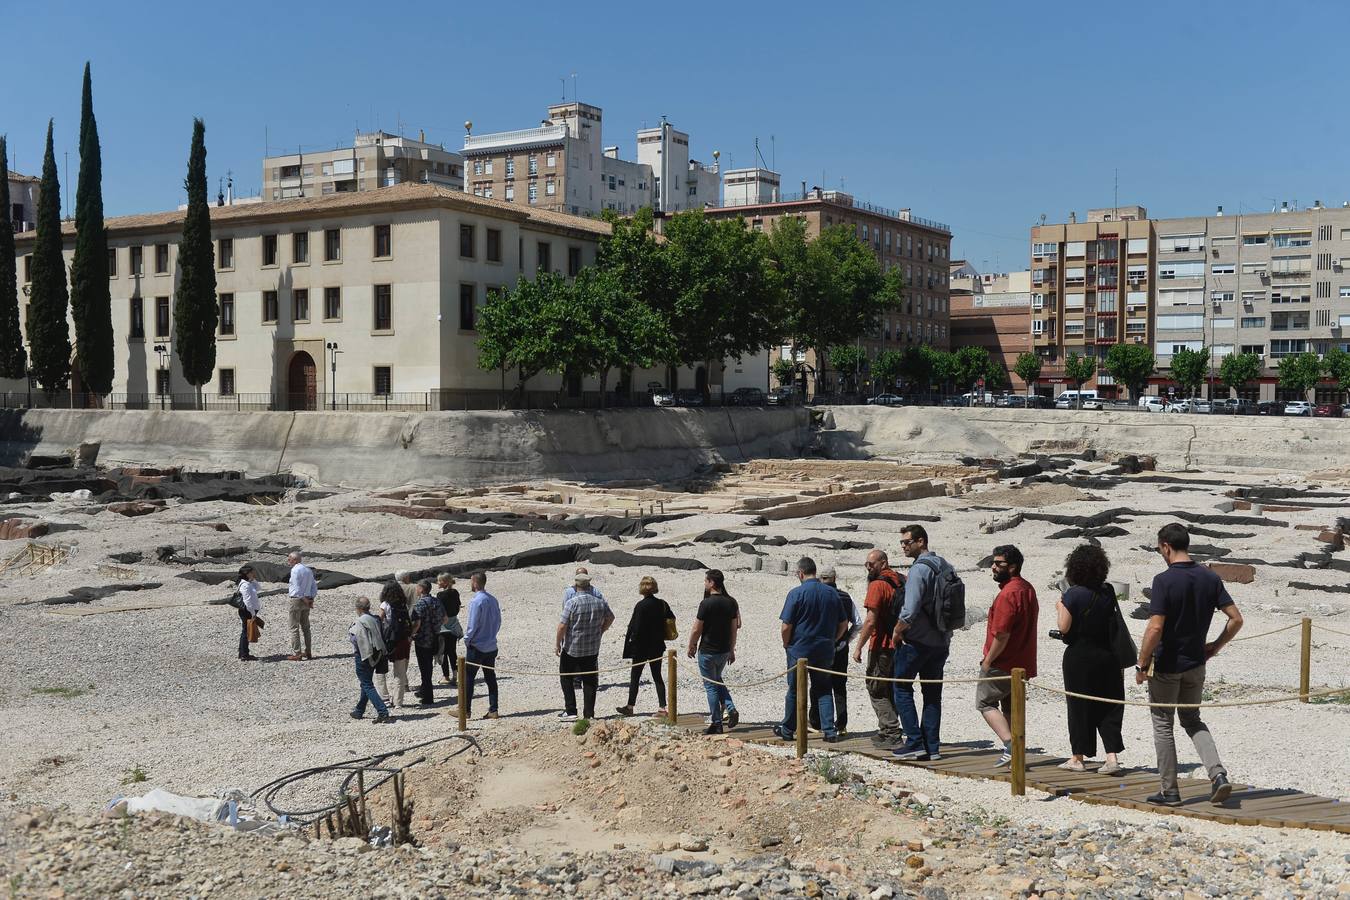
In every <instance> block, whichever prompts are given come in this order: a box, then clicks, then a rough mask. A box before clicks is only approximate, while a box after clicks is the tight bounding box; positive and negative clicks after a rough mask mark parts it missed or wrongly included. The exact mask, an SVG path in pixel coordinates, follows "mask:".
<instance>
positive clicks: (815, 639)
mask: <svg viewBox="0 0 1350 900" xmlns="http://www.w3.org/2000/svg"><path fill="white" fill-rule="evenodd" d="M797 578H798V580H799V581H801V584H799V585H798V586H797V587H795V588H793V589H792V590H791V591H789V592H788V595H787V602H786V603H785V604H783V612H782V613H781V614H780V615H779V617H778V618H779V620H780V621H781V622H782V623H783V625H782V633H783V649H785V650H786V651H787V664H788V674H787V698H786V701H785V703H784V715H783V721H782V722H781V723H780V724H779V725H777V726H776V727H775V728H774V733H775V734H776V735H778V737H780V738H782V739H783V740H785V741H789V740H792V739H793V737H794V736H795V734H796V731H797V729H798V728H799V727H800V728H805V727H806V724H807V723H805V722H798V721H797V672H796V668H795V667H796V665H797V660H799V659H805V660H806V662H807V665H810V666H814V667H816V668H819V669H825V670H828V669H829V668H830V666H831V664H832V663H833V662H834V645H835V642H836V641H838V640H839V639H840V638H841V637H843V635H844V632H846V631H847V630H848V625H849V623H848V620H847V619H845V620H844V621H842V622H841V621H840V616H839V594H838V593H837V592H836V591H835V589H834V588H832V587H830V586H829V585H828V584H825V583H824V582H822V581H820V580H818V579H817V578H816V563H815V560H813V559H811V557H809V556H803V557H802V558H801V560H800V561H798V563H797ZM807 677H808V679H809V680H810V695H811V704H812V706H814V707H816V709H818V710H819V712H820V727H821V730H822V731H824V732H825V740H826V742H827V743H831V744H833V743H834V742H835V741H837V740H839V732H838V731H837V730H836V729H835V726H834V697H833V696H832V694H831V688H832V685H831V682H830V676H829V674H828V672H815V671H809V672H808V673H807Z"/></svg>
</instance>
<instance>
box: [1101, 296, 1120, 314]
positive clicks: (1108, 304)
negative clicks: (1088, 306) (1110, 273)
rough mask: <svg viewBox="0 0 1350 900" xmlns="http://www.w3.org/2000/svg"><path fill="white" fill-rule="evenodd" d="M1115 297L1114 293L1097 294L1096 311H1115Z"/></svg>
mask: <svg viewBox="0 0 1350 900" xmlns="http://www.w3.org/2000/svg"><path fill="white" fill-rule="evenodd" d="M1115 311H1116V297H1115V295H1114V294H1098V295H1097V312H1115Z"/></svg>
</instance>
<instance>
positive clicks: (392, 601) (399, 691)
mask: <svg viewBox="0 0 1350 900" xmlns="http://www.w3.org/2000/svg"><path fill="white" fill-rule="evenodd" d="M380 619H381V620H382V622H381V627H382V629H383V633H384V644H385V647H386V648H388V656H389V662H390V665H391V668H392V669H393V670H394V673H393V674H394V679H395V680H394V691H393V693H392V695H391V693H390V691H389V684H388V677H387V676H384V675H382V676H380V687H381V690H382V692H383V694H384V697H385V703H387V704H388V705H389V706H391V707H399V706H402V705H403V695H404V694H406V693H407V692H408V657H409V656H411V655H412V618H411V616H410V615H409V610H408V598H407V596H406V595H405V594H404V592H403V587H402V585H400V584H398V583H397V582H394V581H391V582H389V583H388V584H386V585H385V586H384V587H383V588H382V589H381V590H380Z"/></svg>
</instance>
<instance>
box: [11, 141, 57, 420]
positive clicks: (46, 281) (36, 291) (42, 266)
mask: <svg viewBox="0 0 1350 900" xmlns="http://www.w3.org/2000/svg"><path fill="white" fill-rule="evenodd" d="M38 190H39V191H40V192H41V193H40V194H39V196H38V209H37V238H36V240H35V242H34V245H33V271H32V278H31V279H30V289H29V291H30V292H29V307H28V348H29V351H30V352H31V353H32V367H33V374H34V376H36V377H37V380H38V384H40V385H42V389H43V390H45V391H46V392H47V393H48V394H49V395H54V394H55V393H56V392H57V391H59V390H62V389H63V388H65V387H66V385H67V383H68V382H69V379H70V325H69V323H67V321H66V310H67V306H68V304H69V299H70V298H69V294H68V293H67V291H66V261H65V257H64V255H63V254H62V250H61V247H62V240H61V183H60V181H58V180H57V177H56V156H55V154H54V152H53V150H52V123H51V121H50V120H48V122H47V151H46V153H45V154H44V155H43V157H42V184H41V185H40V186H39V188H38ZM5 213H6V214H8V210H5Z"/></svg>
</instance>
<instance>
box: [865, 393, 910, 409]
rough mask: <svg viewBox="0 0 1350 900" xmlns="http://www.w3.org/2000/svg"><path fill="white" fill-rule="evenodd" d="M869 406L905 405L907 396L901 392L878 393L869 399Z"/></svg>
mask: <svg viewBox="0 0 1350 900" xmlns="http://www.w3.org/2000/svg"><path fill="white" fill-rule="evenodd" d="M867 405H868V406H904V405H905V398H904V397H901V396H900V395H899V394H877V395H876V396H875V397H873V398H872V399H870V400H868V401H867Z"/></svg>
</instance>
